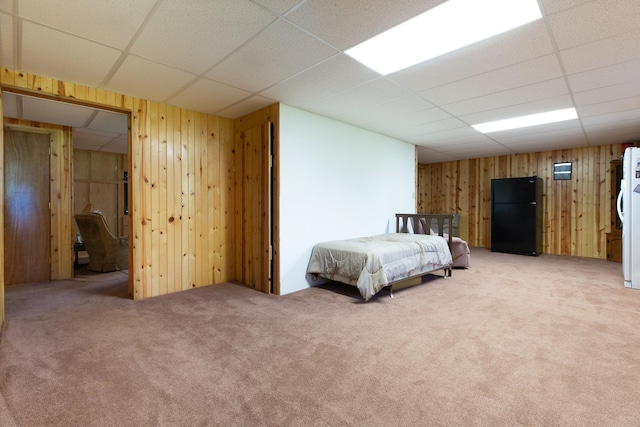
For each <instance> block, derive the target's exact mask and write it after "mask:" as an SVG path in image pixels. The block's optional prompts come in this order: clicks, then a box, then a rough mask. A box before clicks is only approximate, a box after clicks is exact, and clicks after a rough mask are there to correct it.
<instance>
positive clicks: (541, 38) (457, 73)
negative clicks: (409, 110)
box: [388, 21, 554, 91]
mask: <svg viewBox="0 0 640 427" xmlns="http://www.w3.org/2000/svg"><path fill="white" fill-rule="evenodd" d="M553 51H554V50H553V44H552V43H551V39H550V38H549V33H548V32H547V28H546V26H545V25H544V22H541V21H536V22H532V23H530V24H527V25H524V26H522V27H520V28H517V29H515V30H512V31H509V32H507V33H504V34H500V35H497V36H495V37H492V38H490V39H487V40H484V41H481V42H478V43H475V44H473V45H471V46H468V47H465V48H463V49H459V50H456V51H454V52H451V53H449V54H446V55H443V56H440V57H438V58H434V59H432V60H430V61H427V62H424V63H422V64H419V65H416V66H414V67H411V68H407V69H406V70H402V71H398V72H396V73H394V74H391V75H390V76H388V77H389V78H391V79H393V80H394V81H396V82H398V83H400V84H402V85H403V86H405V87H407V88H408V89H411V90H415V91H422V90H425V89H429V88H434V87H437V86H442V85H445V84H447V83H451V82H455V81H459V80H463V79H466V78H469V77H472V76H476V75H478V74H482V73H486V72H489V71H493V70H497V69H500V68H504V67H508V66H511V65H514V64H518V63H520V62H524V61H528V60H531V59H534V58H538V57H541V56H545V55H548V54H550V53H552V52H553Z"/></svg>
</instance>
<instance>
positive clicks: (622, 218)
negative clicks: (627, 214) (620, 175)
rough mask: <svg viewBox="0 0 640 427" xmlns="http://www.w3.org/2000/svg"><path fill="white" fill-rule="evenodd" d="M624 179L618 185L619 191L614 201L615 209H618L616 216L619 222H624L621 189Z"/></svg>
mask: <svg viewBox="0 0 640 427" xmlns="http://www.w3.org/2000/svg"><path fill="white" fill-rule="evenodd" d="M623 185H624V181H622V183H621V185H620V193H618V200H617V201H616V210H617V211H618V217H619V218H620V222H624V212H622V193H623V192H624V191H623V188H624V187H623Z"/></svg>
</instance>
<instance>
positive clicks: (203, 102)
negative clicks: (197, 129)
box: [169, 79, 251, 114]
mask: <svg viewBox="0 0 640 427" xmlns="http://www.w3.org/2000/svg"><path fill="white" fill-rule="evenodd" d="M250 96H251V92H247V91H245V90H241V89H237V88H235V87H232V86H228V85H225V84H222V83H219V82H214V81H213V80H209V79H198V80H197V81H196V82H195V83H193V84H192V85H190V86H189V87H187V88H186V89H184V90H183V91H181V92H180V93H179V94H178V95H176V96H174V97H173V98H171V99H170V100H169V102H170V103H171V104H172V105H175V106H178V107H184V108H187V107H188V108H190V109H192V110H195V111H200V112H202V113H208V114H215V113H217V112H218V111H220V110H222V109H224V108H225V107H227V106H228V105H231V104H235V103H237V102H240V101H241V100H243V99H245V98H248V97H250Z"/></svg>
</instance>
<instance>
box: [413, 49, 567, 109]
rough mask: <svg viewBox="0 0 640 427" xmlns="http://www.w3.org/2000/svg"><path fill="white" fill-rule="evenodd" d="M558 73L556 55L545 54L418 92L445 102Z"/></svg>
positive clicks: (448, 102)
mask: <svg viewBox="0 0 640 427" xmlns="http://www.w3.org/2000/svg"><path fill="white" fill-rule="evenodd" d="M561 76H562V70H561V68H560V65H559V64H558V61H557V59H556V56H555V55H546V56H543V57H540V58H536V59H532V60H529V61H525V62H521V63H518V64H515V65H511V66H508V67H504V68H500V69H496V70H494V71H490V72H486V73H483V74H479V75H476V76H473V77H469V78H467V79H464V80H460V81H457V82H453V83H449V84H446V85H443V86H439V87H436V88H433V89H428V90H425V91H421V92H420V95H422V96H423V97H424V98H425V99H428V100H429V101H431V102H433V103H434V104H436V105H446V104H451V103H453V102H457V101H461V100H463V99H471V98H475V97H478V96H483V95H487V94H490V93H494V92H500V91H504V90H507V89H513V88H517V87H521V86H527V85H531V84H533V83H538V82H542V81H545V80H551V79H555V78H557V77H561Z"/></svg>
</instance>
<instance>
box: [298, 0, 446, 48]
mask: <svg viewBox="0 0 640 427" xmlns="http://www.w3.org/2000/svg"><path fill="white" fill-rule="evenodd" d="M444 1H445V0H423V1H419V2H416V1H412V0H394V2H393V4H390V3H389V1H388V0H350V1H340V0H307V1H306V2H305V3H304V4H303V5H302V6H300V7H299V8H298V9H296V10H295V11H293V12H292V13H291V14H289V15H288V16H287V19H289V20H291V22H294V23H295V24H297V25H299V26H301V27H302V28H304V29H305V30H307V31H309V32H311V33H313V34H316V35H317V36H318V37H320V38H321V39H322V40H325V41H326V42H328V43H329V44H331V45H332V46H335V47H336V48H338V49H341V50H346V49H348V48H350V47H353V46H355V45H356V44H358V43H360V42H362V41H364V40H366V39H368V38H371V37H373V36H375V35H377V34H379V33H381V32H383V31H385V30H388V29H389V28H392V27H394V26H396V25H398V24H400V23H401V22H404V21H406V20H408V19H410V18H413V17H414V16H416V15H418V14H420V13H422V12H424V11H426V10H429V9H432V8H433V7H435V6H437V5H439V4H441V3H444ZM345 17H348V18H347V19H345Z"/></svg>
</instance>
